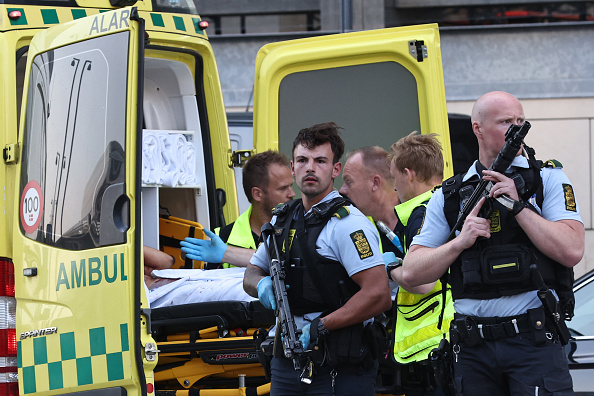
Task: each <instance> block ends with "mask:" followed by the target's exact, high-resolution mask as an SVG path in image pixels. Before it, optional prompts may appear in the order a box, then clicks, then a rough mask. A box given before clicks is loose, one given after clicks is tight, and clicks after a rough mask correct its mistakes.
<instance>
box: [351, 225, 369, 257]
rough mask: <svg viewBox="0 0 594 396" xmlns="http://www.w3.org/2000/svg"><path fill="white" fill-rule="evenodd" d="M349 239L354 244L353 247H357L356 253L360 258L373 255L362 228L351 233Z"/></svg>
mask: <svg viewBox="0 0 594 396" xmlns="http://www.w3.org/2000/svg"><path fill="white" fill-rule="evenodd" d="M351 240H352V241H353V243H354V244H355V249H357V253H359V258H361V260H363V259H366V258H367V257H371V256H373V251H372V250H371V246H369V241H367V237H366V236H365V233H364V232H363V230H358V231H355V232H353V233H351Z"/></svg>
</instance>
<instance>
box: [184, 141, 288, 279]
mask: <svg viewBox="0 0 594 396" xmlns="http://www.w3.org/2000/svg"><path fill="white" fill-rule="evenodd" d="M287 165H288V160H287V158H286V156H285V155H284V154H282V153H279V152H277V151H272V150H268V151H264V152H262V153H258V154H256V155H254V156H252V157H251V158H250V159H249V160H248V161H247V162H246V164H245V165H244V167H243V169H242V175H243V190H244V192H245V195H246V197H247V198H248V200H249V202H250V207H249V208H248V209H247V210H246V211H245V212H243V213H242V214H241V215H240V216H239V217H238V218H237V219H236V220H235V222H233V223H231V224H228V225H226V226H225V227H223V228H216V229H215V230H214V233H213V232H211V231H210V230H206V229H205V230H204V233H205V234H206V235H207V236H208V237H209V238H210V240H203V239H196V238H186V239H185V241H182V242H181V243H180V244H181V245H182V251H184V252H185V253H186V256H187V257H188V258H191V259H192V260H200V261H205V262H208V263H214V264H218V263H223V264H221V265H220V266H221V267H222V268H228V267H229V266H237V267H245V266H247V264H248V263H249V260H250V258H251V257H252V255H253V254H254V252H255V249H256V247H257V246H258V239H259V238H260V231H261V229H262V225H263V224H265V223H267V222H269V221H270V219H271V218H272V209H273V208H274V207H275V206H276V205H277V204H279V203H285V202H287V201H290V200H292V199H293V197H295V192H294V191H293V176H291V170H290V169H289V167H288V166H287Z"/></svg>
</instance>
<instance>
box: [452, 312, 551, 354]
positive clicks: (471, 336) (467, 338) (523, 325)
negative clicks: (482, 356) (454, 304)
mask: <svg viewBox="0 0 594 396" xmlns="http://www.w3.org/2000/svg"><path fill="white" fill-rule="evenodd" d="M519 334H530V336H531V338H532V342H533V343H534V345H542V344H544V343H545V342H546V340H547V339H553V337H556V336H557V334H556V332H555V330H554V329H553V328H552V326H547V320H546V314H545V311H544V308H542V307H541V308H534V309H529V310H528V312H527V313H525V314H522V315H516V316H507V317H492V318H484V317H477V316H467V315H461V314H455V315H454V320H453V321H452V323H451V325H450V341H451V343H452V345H456V344H457V343H458V342H460V341H463V342H464V343H465V344H466V345H468V346H475V345H479V344H481V343H482V342H483V341H496V340H500V339H504V338H511V337H515V336H517V335H519Z"/></svg>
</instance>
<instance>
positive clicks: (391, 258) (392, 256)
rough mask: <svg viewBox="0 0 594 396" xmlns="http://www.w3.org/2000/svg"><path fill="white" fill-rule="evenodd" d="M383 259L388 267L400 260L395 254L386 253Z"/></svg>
mask: <svg viewBox="0 0 594 396" xmlns="http://www.w3.org/2000/svg"><path fill="white" fill-rule="evenodd" d="M382 257H383V258H384V265H385V266H386V267H387V266H388V264H391V263H393V262H395V261H397V260H398V259H397V258H396V255H395V254H394V252H386V253H382Z"/></svg>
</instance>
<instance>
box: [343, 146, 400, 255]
mask: <svg viewBox="0 0 594 396" xmlns="http://www.w3.org/2000/svg"><path fill="white" fill-rule="evenodd" d="M387 157H388V153H387V152H386V150H384V149H383V148H381V147H379V146H366V147H362V148H359V149H357V150H353V151H351V152H350V153H348V154H347V160H346V162H345V164H344V168H343V169H342V180H343V184H342V187H340V190H339V192H340V194H341V195H343V196H346V197H348V198H349V199H350V200H351V201H353V203H354V204H355V205H356V206H357V209H359V210H360V211H361V212H363V214H364V215H366V216H368V217H370V218H371V219H372V220H373V221H382V222H383V223H384V224H385V225H386V226H387V227H388V228H389V229H390V230H394V229H395V228H396V225H397V224H398V216H396V211H395V210H394V207H395V206H396V205H398V204H399V203H400V199H399V198H398V193H397V192H396V190H394V177H393V176H392V175H391V174H390V167H389V166H388V162H387ZM379 235H380V248H381V250H382V252H383V253H386V252H392V253H394V256H395V257H400V258H402V257H404V251H403V250H404V249H402V246H401V244H400V240H397V241H396V244H394V243H392V241H391V240H390V239H388V237H387V236H386V234H385V233H381V232H380V233H379ZM396 245H400V246H399V247H397V246H396Z"/></svg>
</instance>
